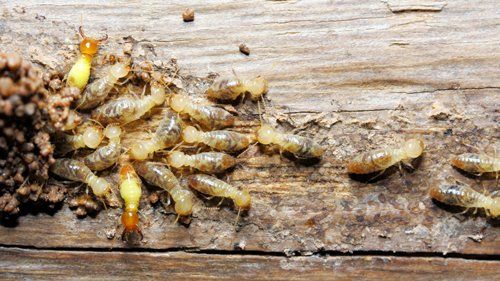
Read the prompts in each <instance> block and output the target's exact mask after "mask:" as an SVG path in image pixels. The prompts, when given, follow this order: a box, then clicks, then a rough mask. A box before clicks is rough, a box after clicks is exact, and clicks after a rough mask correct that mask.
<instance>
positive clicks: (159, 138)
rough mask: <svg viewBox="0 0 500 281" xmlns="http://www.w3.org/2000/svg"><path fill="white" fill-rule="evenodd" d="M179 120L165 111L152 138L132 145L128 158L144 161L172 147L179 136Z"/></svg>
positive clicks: (171, 113) (170, 112)
mask: <svg viewBox="0 0 500 281" xmlns="http://www.w3.org/2000/svg"><path fill="white" fill-rule="evenodd" d="M181 123H182V122H181V120H180V119H179V117H178V116H177V114H174V113H173V112H172V111H169V110H168V111H166V112H165V115H164V116H163V119H162V120H161V122H160V125H159V126H158V128H157V129H156V131H155V133H154V134H153V137H152V138H151V139H149V140H143V141H139V142H137V143H135V144H134V145H132V148H131V150H130V156H131V157H132V159H136V160H144V159H146V158H148V156H149V155H151V154H152V153H154V152H155V151H158V150H161V149H164V148H168V147H170V146H172V145H174V144H175V143H176V142H177V140H178V139H179V137H180V134H181Z"/></svg>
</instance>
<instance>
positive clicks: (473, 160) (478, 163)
mask: <svg viewBox="0 0 500 281" xmlns="http://www.w3.org/2000/svg"><path fill="white" fill-rule="evenodd" d="M451 164H452V165H453V166H455V167H457V168H459V169H460V170H463V171H466V172H469V173H473V174H477V175H482V174H484V173H497V174H498V172H500V158H498V157H492V156H489V155H484V154H476V153H464V154H460V155H458V156H455V157H453V158H452V159H451Z"/></svg>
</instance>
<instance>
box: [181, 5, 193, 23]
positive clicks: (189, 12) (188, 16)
mask: <svg viewBox="0 0 500 281" xmlns="http://www.w3.org/2000/svg"><path fill="white" fill-rule="evenodd" d="M182 20H183V21H184V22H190V21H194V10H193V9H190V8H187V9H186V10H184V13H182Z"/></svg>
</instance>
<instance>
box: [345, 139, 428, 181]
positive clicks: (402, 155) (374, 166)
mask: <svg viewBox="0 0 500 281" xmlns="http://www.w3.org/2000/svg"><path fill="white" fill-rule="evenodd" d="M423 151H424V142H423V140H422V139H410V140H407V141H405V142H404V143H403V145H402V146H401V147H399V148H385V149H378V150H373V151H369V152H365V153H362V154H360V155H358V156H356V157H355V158H354V159H353V160H352V161H350V162H349V164H348V165H347V171H348V172H349V173H351V174H371V173H374V172H377V171H382V172H383V171H385V170H386V169H387V168H389V167H391V166H392V165H394V164H396V163H399V162H401V163H403V164H406V165H408V166H411V164H410V162H411V161H412V160H413V159H415V158H418V157H419V156H420V155H422V153H423Z"/></svg>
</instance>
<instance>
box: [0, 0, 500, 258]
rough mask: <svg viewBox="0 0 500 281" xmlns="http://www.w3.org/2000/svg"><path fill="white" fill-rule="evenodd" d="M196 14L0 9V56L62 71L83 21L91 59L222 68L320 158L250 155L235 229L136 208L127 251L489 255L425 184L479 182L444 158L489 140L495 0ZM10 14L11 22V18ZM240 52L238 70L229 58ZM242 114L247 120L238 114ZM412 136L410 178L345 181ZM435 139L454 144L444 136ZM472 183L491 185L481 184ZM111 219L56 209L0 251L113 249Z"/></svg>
mask: <svg viewBox="0 0 500 281" xmlns="http://www.w3.org/2000/svg"><path fill="white" fill-rule="evenodd" d="M197 2H198V1H172V2H169V3H164V1H151V2H150V3H148V4H143V3H141V2H128V1H123V2H121V1H111V2H106V4H103V3H101V2H100V1H94V2H89V1H85V2H83V1H44V2H36V1H33V2H29V3H25V2H23V1H9V2H5V1H0V3H1V4H2V5H0V6H2V7H3V11H1V12H2V15H1V17H0V19H1V20H0V31H2V32H0V42H1V44H2V45H1V48H2V49H6V50H16V51H19V52H21V53H23V54H24V55H25V56H27V57H30V58H32V59H33V60H34V61H35V62H38V63H41V64H44V65H46V66H49V67H50V66H53V67H61V68H64V67H66V68H67V67H68V65H69V63H70V62H71V61H72V60H73V58H74V56H75V49H74V48H75V45H74V44H76V43H77V42H78V39H77V37H76V36H75V31H76V27H77V26H78V25H79V23H80V15H83V16H84V24H85V27H86V29H87V30H89V31H92V32H95V33H99V32H106V33H107V34H108V35H109V36H110V40H109V42H108V43H107V44H106V45H105V46H104V48H103V50H102V53H106V52H116V51H117V50H119V49H120V48H121V44H122V43H123V40H122V37H126V36H132V37H133V38H134V39H135V40H138V41H140V42H141V43H140V45H148V46H153V47H154V53H155V54H156V57H155V54H153V53H152V52H146V54H147V55H148V56H149V57H152V58H156V59H160V60H166V59H168V58H170V56H171V55H174V56H175V57H177V58H178V60H179V63H180V65H181V67H182V73H183V74H185V75H187V74H193V75H198V76H205V75H206V74H207V73H208V72H210V71H214V72H217V73H221V74H223V75H224V74H229V73H230V72H231V68H234V69H235V70H236V71H237V72H238V73H243V74H247V75H254V74H261V75H263V76H265V77H268V78H269V79H270V82H271V90H270V93H269V95H268V97H269V99H270V100H271V105H272V108H270V110H269V113H270V114H269V115H270V117H273V118H276V119H278V121H280V122H279V125H280V126H282V127H283V128H284V129H296V130H297V131H299V132H300V133H302V134H305V135H308V136H311V137H314V138H315V139H317V140H318V141H320V142H321V143H322V144H323V145H325V146H326V147H327V149H328V152H327V155H326V157H325V158H324V159H323V161H322V162H321V163H319V164H318V165H315V166H309V167H307V166H302V165H299V164H296V163H294V162H292V161H290V160H288V159H286V158H280V156H278V155H274V156H269V155H263V154H260V153H257V157H256V158H254V159H250V160H247V161H246V162H245V163H243V165H242V167H239V168H237V169H236V170H235V171H234V172H233V173H232V174H231V175H230V181H231V182H232V183H233V184H235V185H245V186H246V187H248V188H249V190H250V191H251V194H252V196H253V198H254V202H255V204H254V206H253V208H252V210H251V211H250V213H249V214H248V216H245V217H243V218H242V219H241V221H240V227H239V229H238V231H237V232H235V229H234V227H233V223H234V219H235V217H236V213H235V212H234V211H232V209H231V208H230V207H224V208H223V209H222V210H220V211H208V210H206V209H204V207H205V206H207V204H206V203H205V202H203V200H202V198H200V200H198V201H197V203H196V207H195V215H194V217H193V220H192V222H191V224H190V225H189V227H184V226H180V225H172V222H173V221H174V220H175V215H174V214H173V212H172V209H171V208H167V210H166V211H164V210H163V209H162V208H152V207H151V206H149V205H148V204H147V203H145V202H144V203H143V206H142V213H143V214H144V218H145V219H144V220H145V221H146V220H147V221H149V223H145V225H144V234H145V241H144V243H143V244H141V245H140V247H144V248H156V249H169V248H179V247H189V248H196V249H233V247H234V246H235V245H237V246H238V247H243V248H245V249H248V250H259V251H272V252H290V251H291V252H293V251H301V252H318V251H320V250H323V249H325V250H332V251H346V252H348V251H369V250H376V251H398V252H440V253H447V252H458V253H474V254H493V255H498V254H499V253H500V230H499V229H498V227H493V226H494V225H495V223H494V222H491V221H488V220H486V219H484V218H481V217H479V218H465V219H462V218H460V217H457V216H454V215H453V214H451V213H449V212H447V211H446V210H443V209H441V208H440V207H438V206H436V205H435V204H434V203H433V202H432V201H431V200H430V199H429V198H428V196H427V195H426V194H427V189H428V187H429V185H430V184H433V182H434V181H438V180H441V178H446V177H447V176H449V175H451V176H452V177H453V178H457V179H460V180H462V181H466V182H468V183H469V184H471V185H474V186H477V185H479V184H478V183H477V182H476V181H474V180H468V179H466V178H464V177H463V175H461V174H459V173H458V172H456V171H454V170H453V169H451V168H449V165H448V164H447V159H448V158H449V155H450V154H451V153H460V152H464V151H467V150H470V149H469V148H466V147H465V146H463V145H462V142H465V143H469V144H471V145H473V146H477V147H480V148H484V147H487V146H488V145H489V144H491V143H493V142H494V141H498V138H499V136H500V134H499V128H498V120H499V111H498V108H499V103H500V101H499V99H498V96H499V94H500V79H498V78H499V77H500V68H499V61H500V49H499V48H498V43H499V42H498V38H500V25H499V23H500V16H499V15H498V13H496V12H495V11H496V6H497V1H493V0H491V1H481V2H480V3H470V1H450V2H449V3H447V5H446V6H445V8H443V9H442V10H441V11H440V12H432V13H426V12H425V11H424V12H415V13H413V12H409V13H398V14H394V13H392V12H391V11H390V10H389V9H388V7H387V5H386V4H385V3H383V2H382V1H364V2H363V3H360V2H359V1H306V2H300V1H299V2H295V1H243V2H238V3H233V2H232V1H210V3H204V4H199V3H197ZM21 6H22V7H24V13H22V11H21V12H16V10H17V11H20V10H19V9H18V8H19V7H21ZM186 6H190V7H193V8H194V9H195V10H196V13H197V14H196V20H195V21H194V22H193V23H184V22H182V20H181V16H180V15H181V12H182V10H183V9H184V7H186ZM37 15H38V17H37ZM41 16H43V17H45V19H42V17H41ZM37 18H38V19H37ZM41 19H42V20H41ZM241 42H245V43H246V44H247V45H248V46H249V47H250V49H251V52H252V54H251V55H250V56H249V57H246V56H243V55H241V54H240V53H239V51H238V45H239V43H241ZM27 46H29V47H27ZM40 53H43V54H48V55H47V56H42V55H40ZM197 94H200V93H197ZM440 105H441V106H442V107H443V112H444V117H443V118H442V119H441V118H437V119H436V118H434V117H433V115H435V114H436V112H433V106H438V107H439V106H440ZM241 109H244V110H245V112H253V113H256V112H257V111H256V107H255V105H252V104H251V103H246V104H245V105H244V106H242V107H241ZM437 113H439V112H437ZM242 119H244V121H242V122H240V123H239V124H238V128H237V129H242V130H243V129H245V130H248V129H251V128H254V127H256V126H257V125H258V122H257V116H256V115H248V114H244V115H243V116H242ZM415 128H418V129H421V130H423V131H433V132H434V133H429V134H427V135H426V136H425V138H426V143H427V146H428V147H429V149H430V150H431V152H429V153H427V154H426V155H425V156H424V157H423V160H422V163H421V165H420V166H419V167H418V169H417V171H416V172H414V173H411V174H405V175H404V176H403V177H399V176H398V175H397V174H393V175H391V176H389V177H388V178H385V179H383V180H380V181H377V182H376V183H372V184H364V183H360V182H357V181H354V180H352V179H350V178H349V177H348V176H347V175H346V174H345V168H344V167H345V163H346V161H348V160H349V159H350V157H351V155H356V154H357V153H360V152H362V151H365V150H367V149H371V148H375V147H379V146H385V145H392V144H397V143H400V142H401V141H402V140H403V139H405V138H408V137H410V136H413V135H415V134H414V133H413V130H414V129H415ZM448 129H452V134H451V135H450V134H444V132H445V131H446V130H448ZM448 132H450V131H448ZM480 184H481V185H482V186H484V188H485V189H487V190H489V191H492V190H494V189H495V188H496V187H495V183H494V181H491V180H490V181H483V182H481V183H480ZM118 216H119V211H118V210H109V211H105V212H101V213H100V214H99V215H98V216H97V217H96V218H95V219H92V218H87V219H83V220H78V219H75V217H74V215H73V214H72V213H71V212H70V211H69V210H67V209H66V208H63V210H61V211H60V212H58V213H56V214H54V215H53V216H49V215H46V214H36V215H34V216H32V215H27V216H24V217H21V218H20V219H19V222H18V225H17V226H16V227H5V226H4V227H0V244H3V245H25V246H26V245H27V246H35V247H48V248H51V247H82V248H107V247H110V248H111V247H126V245H124V244H122V243H121V241H120V240H119V239H118V238H117V237H115V239H113V240H108V239H106V238H105V236H106V232H112V230H113V229H114V228H115V226H116V225H117V221H118ZM473 239H474V240H476V241H478V242H476V241H474V240H473Z"/></svg>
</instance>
